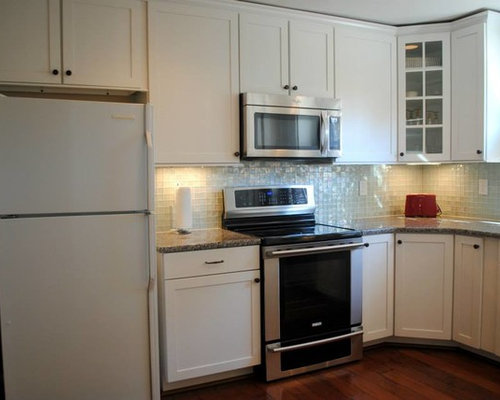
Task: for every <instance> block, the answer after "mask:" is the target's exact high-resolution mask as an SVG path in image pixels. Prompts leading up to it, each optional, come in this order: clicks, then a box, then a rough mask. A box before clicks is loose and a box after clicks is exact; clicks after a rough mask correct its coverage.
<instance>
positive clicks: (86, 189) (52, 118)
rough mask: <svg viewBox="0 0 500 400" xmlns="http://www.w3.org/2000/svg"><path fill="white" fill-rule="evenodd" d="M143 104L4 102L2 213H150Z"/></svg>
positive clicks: (0, 115) (0, 121)
mask: <svg viewBox="0 0 500 400" xmlns="http://www.w3.org/2000/svg"><path fill="white" fill-rule="evenodd" d="M144 132H145V127H144V106H143V105H140V104H119V103H104V102H87V101H69V100H51V99H27V98H11V97H0V187H1V188H2V190H1V191H0V215H1V214H45V213H72V212H100V211H105V212H106V211H129V210H145V209H147V208H148V205H147V189H148V187H147V185H148V177H147V171H148V169H147V146H146V137H145V134H144Z"/></svg>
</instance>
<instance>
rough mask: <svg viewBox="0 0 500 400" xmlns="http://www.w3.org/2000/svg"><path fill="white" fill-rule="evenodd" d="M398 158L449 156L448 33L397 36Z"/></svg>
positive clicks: (426, 159)
mask: <svg viewBox="0 0 500 400" xmlns="http://www.w3.org/2000/svg"><path fill="white" fill-rule="evenodd" d="M399 50H400V58H399V59H400V110H402V113H401V114H400V154H399V156H400V160H401V161H419V162H425V161H441V160H446V159H449V152H450V150H449V140H450V138H449V102H450V100H449V99H450V92H449V85H450V83H449V79H450V78H449V71H450V67H449V34H445V35H441V34H440V35H434V37H433V36H432V35H425V36H422V37H420V38H419V37H405V38H400V46H399Z"/></svg>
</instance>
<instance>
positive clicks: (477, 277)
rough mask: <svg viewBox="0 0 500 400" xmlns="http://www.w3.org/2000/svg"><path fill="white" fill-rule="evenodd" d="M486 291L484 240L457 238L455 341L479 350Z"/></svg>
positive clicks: (454, 307) (454, 299)
mask: <svg viewBox="0 0 500 400" xmlns="http://www.w3.org/2000/svg"><path fill="white" fill-rule="evenodd" d="M482 291H483V239H480V238H476V237H471V236H460V235H457V236H455V279H454V294H453V340H454V341H456V342H459V343H463V344H466V345H468V346H471V347H475V348H479V345H480V339H481V308H482V305H481V303H482Z"/></svg>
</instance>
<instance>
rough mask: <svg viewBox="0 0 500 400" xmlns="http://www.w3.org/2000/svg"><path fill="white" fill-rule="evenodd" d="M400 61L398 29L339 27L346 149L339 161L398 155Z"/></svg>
mask: <svg viewBox="0 0 500 400" xmlns="http://www.w3.org/2000/svg"><path fill="white" fill-rule="evenodd" d="M396 62H397V57H396V35H395V30H394V31H391V30H388V31H387V32H386V31H382V30H379V29H370V28H361V27H356V28H354V27H344V26H339V27H336V29H335V79H336V84H335V96H336V97H337V98H339V99H341V100H342V153H343V155H342V157H339V158H338V159H337V162H362V163H366V162H394V161H396V160H397V158H398V157H397V79H396V78H397V67H396ZM367 143H369V144H370V145H369V146H367Z"/></svg>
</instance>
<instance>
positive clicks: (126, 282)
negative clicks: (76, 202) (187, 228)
mask: <svg viewBox="0 0 500 400" xmlns="http://www.w3.org/2000/svg"><path fill="white" fill-rule="evenodd" d="M149 218H151V217H149V216H147V215H141V214H132V215H108V216H76V217H54V218H24V219H17V220H0V318H1V340H2V354H3V366H4V368H3V369H4V379H5V392H6V399H7V400H19V399H72V400H88V399H106V400H124V399H134V400H145V399H151V373H150V368H151V364H150V338H149V329H148V324H149V321H148V297H149V296H150V291H149V292H148V283H149V280H150V278H151V276H150V271H149V259H150V258H149V257H150V254H149V239H148V229H149V226H148V224H149ZM155 390H158V389H155Z"/></svg>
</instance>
